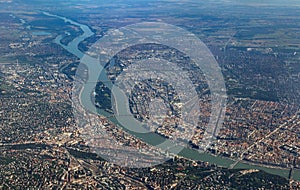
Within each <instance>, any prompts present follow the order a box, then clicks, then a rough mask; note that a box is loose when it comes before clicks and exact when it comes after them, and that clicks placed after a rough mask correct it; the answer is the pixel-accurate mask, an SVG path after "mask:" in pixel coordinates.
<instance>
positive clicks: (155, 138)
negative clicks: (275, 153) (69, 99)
mask: <svg viewBox="0 0 300 190" xmlns="http://www.w3.org/2000/svg"><path fill="white" fill-rule="evenodd" d="M43 13H44V14H45V15H47V16H51V17H56V18H58V19H62V20H64V21H65V22H68V23H70V24H72V25H75V26H78V27H80V28H81V30H82V31H83V34H82V35H80V36H78V37H76V38H75V39H74V40H73V41H71V42H70V43H69V44H68V45H67V46H66V45H64V44H62V43H61V42H60V40H61V39H62V38H63V35H59V36H57V37H56V39H55V40H54V42H55V43H56V44H58V45H60V46H61V47H63V48H64V49H65V50H66V51H68V52H70V53H71V54H73V55H75V56H77V57H78V58H82V57H83V56H84V53H83V52H81V51H80V50H79V49H78V45H79V44H80V42H82V41H84V40H85V39H87V38H89V37H91V36H93V35H94V33H93V32H92V31H91V29H90V28H89V27H88V26H87V25H84V24H80V23H77V22H75V21H73V20H70V19H68V18H65V17H62V16H58V15H54V14H50V13H47V12H43ZM88 61H90V62H89V65H88V67H89V71H90V73H89V74H91V75H93V76H92V77H94V78H96V79H98V78H99V73H98V72H97V70H99V69H101V70H102V69H103V68H102V66H100V64H97V63H98V61H96V60H94V59H91V60H88ZM102 77H104V78H105V79H107V78H106V76H102ZM104 81H108V80H104ZM107 86H111V84H110V83H108V84H107ZM92 88H94V86H92V85H88V84H87V85H85V86H84V89H83V90H82V91H81V95H80V96H81V97H85V98H80V101H81V104H82V106H83V107H85V108H87V109H89V110H90V111H92V112H94V113H97V114H101V115H103V116H106V117H108V118H109V119H110V121H111V122H113V123H115V124H117V125H118V126H120V127H122V125H121V124H120V123H119V122H118V120H117V119H116V118H115V117H111V114H109V113H107V112H105V111H104V110H95V109H96V108H95V106H94V104H92V102H91V101H90V100H88V99H89V98H90V92H92V91H91V89H92ZM117 96H119V97H120V98H122V96H123V95H122V94H119V95H117ZM86 97H87V98H86ZM121 105H122V106H123V107H120V108H118V109H120V110H127V108H125V107H124V105H126V104H120V105H118V106H121ZM128 122H131V121H130V120H128ZM122 128H123V129H124V130H126V131H128V132H130V133H131V134H132V135H134V136H136V137H138V138H140V139H142V140H143V141H145V142H147V143H149V144H151V145H156V144H157V142H163V141H165V139H164V138H163V137H161V136H159V135H157V134H154V133H152V134H143V133H134V132H132V131H130V130H127V129H126V128H124V127H122ZM169 151H170V150H169ZM171 152H172V151H171ZM178 155H179V156H182V157H185V158H187V159H191V160H200V161H204V162H208V163H210V164H215V165H218V166H222V167H226V168H229V167H230V166H231V165H232V164H234V163H235V162H236V161H235V160H232V159H229V158H226V157H222V156H215V155H212V154H210V153H208V152H199V151H197V150H193V149H189V148H183V150H182V151H181V152H180V153H179V154H178ZM234 169H259V170H263V171H265V172H267V173H271V174H275V175H279V176H282V177H285V178H288V176H289V171H290V169H289V168H279V167H268V166H265V165H258V164H253V163H251V162H246V161H240V162H238V163H237V164H236V165H235V166H234ZM293 179H295V180H298V181H299V180H300V170H295V169H294V170H293Z"/></svg>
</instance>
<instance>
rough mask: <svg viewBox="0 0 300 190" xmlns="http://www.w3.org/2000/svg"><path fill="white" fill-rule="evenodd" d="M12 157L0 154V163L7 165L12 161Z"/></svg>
mask: <svg viewBox="0 0 300 190" xmlns="http://www.w3.org/2000/svg"><path fill="white" fill-rule="evenodd" d="M13 161H14V159H12V158H7V157H2V156H0V165H7V164H9V163H11V162H13Z"/></svg>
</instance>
